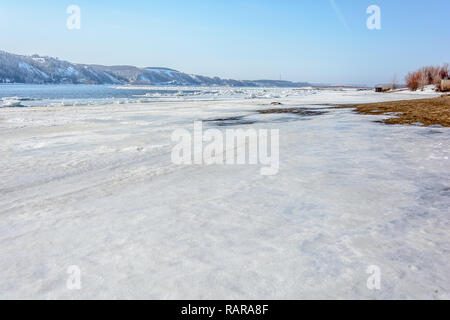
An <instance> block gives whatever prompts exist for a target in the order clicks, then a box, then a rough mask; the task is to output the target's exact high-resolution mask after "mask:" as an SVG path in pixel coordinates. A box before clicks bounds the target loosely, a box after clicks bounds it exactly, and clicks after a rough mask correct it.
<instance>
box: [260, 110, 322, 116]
mask: <svg viewBox="0 0 450 320" xmlns="http://www.w3.org/2000/svg"><path fill="white" fill-rule="evenodd" d="M258 113H259V114H295V115H298V116H320V115H323V114H326V113H328V111H325V110H322V109H318V108H276V109H265V110H258Z"/></svg>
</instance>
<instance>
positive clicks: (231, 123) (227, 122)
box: [203, 116, 256, 127]
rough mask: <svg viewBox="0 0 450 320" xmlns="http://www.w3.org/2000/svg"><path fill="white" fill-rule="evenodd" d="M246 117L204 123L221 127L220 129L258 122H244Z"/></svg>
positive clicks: (211, 120)
mask: <svg viewBox="0 0 450 320" xmlns="http://www.w3.org/2000/svg"><path fill="white" fill-rule="evenodd" d="M244 117H245V116H238V117H229V118H219V119H210V120H203V121H204V122H213V123H214V124H215V125H216V126H219V127H225V126H239V125H246V124H254V123H255V122H256V121H254V120H244Z"/></svg>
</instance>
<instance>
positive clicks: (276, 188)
mask: <svg viewBox="0 0 450 320" xmlns="http://www.w3.org/2000/svg"><path fill="white" fill-rule="evenodd" d="M202 90H203V89H202ZM214 90H217V89H214V88H213V89H210V90H209V92H213V91H214ZM221 90H222V89H221ZM223 90H225V91H218V93H217V94H215V96H211V94H210V93H208V92H207V93H204V92H203V93H204V94H192V95H189V96H188V97H185V96H184V95H183V94H178V91H176V92H172V93H171V94H169V95H168V96H167V97H166V96H164V97H163V98H161V97H160V96H151V95H147V98H146V99H147V100H145V101H139V100H137V101H132V102H133V103H130V101H123V100H120V101H121V103H120V104H118V103H111V104H110V103H108V104H105V103H104V102H103V103H99V104H95V103H94V105H92V106H91V105H80V106H62V105H57V104H54V105H52V106H51V107H27V108H1V109H0V257H1V258H0V271H1V272H0V298H6V299H9V298H32V299H34V298H45V299H56V298H71V299H72V298H73V299H81V298H88V299H92V298H108V299H109V298H113V299H115V298H125V299H128V298H138V299H140V298H145V299H306V298H325V299H328V298H332V299H342V298H356V299H373V298H375V299H382V298H384V299H390V298H400V299H407V298H419V299H425V298H438V299H439V298H441V299H442V298H446V299H449V298H450V266H449V258H450V234H449V230H450V210H449V208H450V170H449V168H450V160H449V156H450V130H449V128H440V127H428V128H425V127H420V126H387V125H383V124H380V123H376V122H374V120H378V119H381V118H382V117H380V116H364V115H359V114H356V113H354V112H352V111H351V110H349V109H332V108H330V107H331V106H333V105H336V104H341V103H360V102H373V101H381V100H398V99H405V98H418V97H422V96H423V97H428V95H426V94H414V95H413V94H409V93H393V94H381V95H377V94H375V93H371V92H368V91H356V90H344V91H340V90H333V91H332V90H304V91H301V92H300V91H295V90H293V89H286V90H284V91H283V90H281V89H266V90H265V91H261V90H260V89H251V90H250V89H242V90H240V89H233V90H236V91H234V92H231V93H230V92H227V91H226V90H227V89H223ZM246 90H247V91H246ZM252 90H253V91H252ZM258 90H259V91H258ZM193 92H195V90H193ZM143 94H144V95H145V93H143ZM158 94H159V93H158ZM208 94H209V95H208ZM111 99H115V98H111ZM272 101H279V102H281V103H283V106H271V105H270V103H271V102H272ZM73 105H76V103H73ZM297 107H305V108H313V109H314V110H321V111H322V112H318V113H317V114H316V115H314V114H292V113H270V114H261V113H258V112H257V110H265V109H269V108H297ZM226 119H228V120H226ZM242 119H246V120H247V121H242V122H241V123H240V122H239V121H240V120H242ZM198 120H217V121H208V122H204V126H205V127H206V128H213V127H214V128H216V129H219V130H225V129H226V128H228V127H233V128H243V129H248V128H254V129H279V143H280V149H279V171H278V174H276V175H273V176H263V175H261V174H260V170H259V169H260V167H259V166H254V165H209V166H207V165H192V166H190V165H184V166H182V165H175V164H173V163H172V161H171V151H172V148H173V142H172V141H171V134H172V133H173V132H174V130H176V129H180V128H184V129H188V130H192V128H193V123H194V121H198ZM70 266H76V268H79V270H80V271H81V273H80V274H79V276H80V277H79V280H80V285H81V287H79V288H75V289H74V288H73V287H71V286H70V285H69V286H68V280H69V281H70V279H71V277H72V276H73V274H72V273H71V270H73V269H69V273H68V268H69V267H70ZM371 266H372V269H371V270H373V267H376V268H377V270H379V271H380V273H379V276H380V279H379V280H380V281H379V283H380V288H379V290H377V289H376V288H371V287H370V285H369V286H368V285H367V282H368V278H370V277H371V276H373V275H371V274H368V273H367V269H368V268H369V267H371Z"/></svg>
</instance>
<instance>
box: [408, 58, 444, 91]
mask: <svg viewBox="0 0 450 320" xmlns="http://www.w3.org/2000/svg"><path fill="white" fill-rule="evenodd" d="M449 78H450V70H449V66H448V64H444V65H443V66H442V67H439V66H438V67H433V66H429V67H423V68H421V69H419V70H417V71H415V72H410V73H408V75H407V76H406V78H405V80H406V85H407V87H408V88H409V89H410V90H412V91H416V90H417V89H422V90H423V88H424V87H425V86H427V85H434V86H436V89H437V90H438V91H443V89H444V88H442V87H441V84H442V80H448V79H449Z"/></svg>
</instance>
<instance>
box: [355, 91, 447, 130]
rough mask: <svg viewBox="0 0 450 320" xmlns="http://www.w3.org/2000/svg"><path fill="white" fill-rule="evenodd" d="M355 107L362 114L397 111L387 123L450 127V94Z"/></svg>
mask: <svg viewBox="0 0 450 320" xmlns="http://www.w3.org/2000/svg"><path fill="white" fill-rule="evenodd" d="M347 107H354V108H356V111H357V112H359V113H362V114H370V115H381V114H387V115H389V114H392V113H395V114H396V117H392V118H388V119H385V120H383V121H382V122H383V123H386V124H415V123H422V124H423V125H424V126H430V125H441V126H444V127H450V95H445V96H441V97H439V98H434V99H420V100H404V101H392V102H380V103H370V104H363V105H356V106H347Z"/></svg>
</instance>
